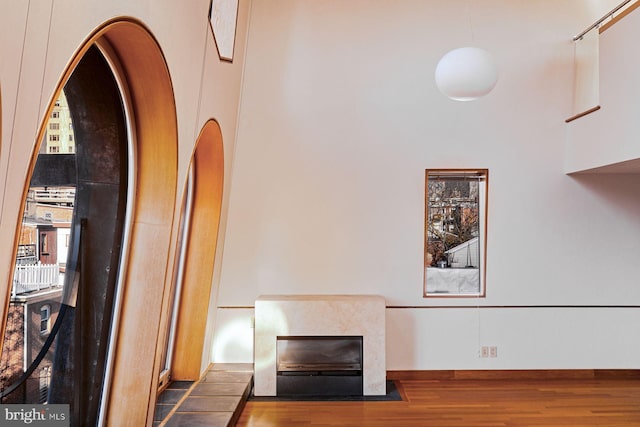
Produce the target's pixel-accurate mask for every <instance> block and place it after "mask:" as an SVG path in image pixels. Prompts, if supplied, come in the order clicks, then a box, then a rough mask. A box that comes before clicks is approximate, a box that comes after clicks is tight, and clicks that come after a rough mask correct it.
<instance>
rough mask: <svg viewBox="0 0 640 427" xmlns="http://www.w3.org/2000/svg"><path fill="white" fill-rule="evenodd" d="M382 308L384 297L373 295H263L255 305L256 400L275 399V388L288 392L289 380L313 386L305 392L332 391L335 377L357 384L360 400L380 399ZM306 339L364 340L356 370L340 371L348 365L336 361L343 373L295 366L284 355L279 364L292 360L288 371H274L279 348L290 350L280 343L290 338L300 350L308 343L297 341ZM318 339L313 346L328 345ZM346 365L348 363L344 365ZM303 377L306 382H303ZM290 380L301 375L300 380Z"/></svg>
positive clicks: (383, 391) (382, 379)
mask: <svg viewBox="0 0 640 427" xmlns="http://www.w3.org/2000/svg"><path fill="white" fill-rule="evenodd" d="M385 310H386V307H385V300H384V298H382V297H381V296H377V295H261V296H260V297H259V298H258V299H257V300H256V304H255V341H254V345H255V346H254V376H253V381H254V394H255V396H276V395H277V392H278V390H277V389H278V388H280V390H281V391H282V392H284V390H286V387H287V386H285V384H286V383H287V382H300V381H302V382H305V381H306V382H307V385H308V384H309V383H311V384H312V385H311V386H305V387H306V389H307V390H310V389H314V388H317V389H320V388H323V387H324V385H323V384H324V383H325V382H330V383H331V384H332V385H331V386H332V387H333V384H335V381H334V380H336V379H339V378H336V377H339V376H342V377H345V378H346V380H345V382H354V383H357V384H358V387H360V383H361V384H362V392H361V394H362V395H364V396H384V395H385V394H386V381H385V380H386V365H385ZM305 337H313V338H317V337H326V338H341V339H342V338H347V339H348V338H353V337H355V338H357V339H358V340H360V339H362V341H361V349H362V350H361V358H360V361H359V362H357V363H359V364H360V366H361V367H360V369H357V367H355V366H354V367H349V368H348V369H344V368H345V367H347V366H345V364H343V362H340V365H341V369H338V370H336V369H331V367H330V366H327V365H324V367H323V369H317V366H315V367H311V366H310V365H308V366H303V367H302V368H293V367H294V366H296V363H297V361H296V360H287V357H288V356H285V358H284V359H283V362H286V363H287V364H288V363H289V362H294V363H293V364H292V366H289V368H288V369H284V368H285V365H284V364H282V365H281V366H280V367H278V360H277V359H278V356H277V353H278V349H277V347H278V344H279V346H280V347H281V350H280V351H279V352H280V353H281V354H282V353H283V352H284V354H285V355H286V353H287V351H286V350H282V348H284V347H283V345H285V346H289V344H290V343H287V344H283V343H284V341H285V340H287V338H294V339H292V340H290V341H291V342H292V343H293V346H299V345H300V344H301V343H302V345H303V346H304V345H306V344H309V343H306V342H303V341H304V340H299V339H295V338H305ZM319 341H320V343H316V344H311V345H324V344H327V343H328V342H329V341H323V340H319ZM342 344H344V343H342ZM342 344H340V345H342ZM313 353H320V351H314V352H313ZM314 357H315V356H314ZM304 362H310V364H314V363H320V364H327V363H333V362H334V361H333V360H332V361H331V362H327V361H326V359H322V360H317V359H315V360H314V359H312V360H306V361H304ZM349 363H352V362H348V363H347V364H349ZM324 368H327V369H324ZM358 371H361V374H360V373H358ZM319 373H322V375H319ZM328 374H330V375H328ZM305 376H306V377H310V378H304V377H305ZM294 377H303V379H304V381H303V380H302V379H300V378H297V379H296V378H294ZM292 378H294V379H293V380H292ZM314 381H315V383H317V384H314V383H313V382H314ZM278 384H279V385H278ZM357 390H359V388H358V389H357ZM354 394H355V393H354ZM358 394H360V393H358Z"/></svg>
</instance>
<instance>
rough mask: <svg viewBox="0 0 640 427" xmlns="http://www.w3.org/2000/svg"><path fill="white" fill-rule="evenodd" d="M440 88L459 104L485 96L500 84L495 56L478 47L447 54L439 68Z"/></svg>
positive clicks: (441, 60)
mask: <svg viewBox="0 0 640 427" xmlns="http://www.w3.org/2000/svg"><path fill="white" fill-rule="evenodd" d="M435 79H436V86H438V89H439V90H440V92H442V93H443V94H445V95H446V96H448V97H449V98H451V99H453V100H455V101H473V100H474V99H478V98H480V97H483V96H485V95H486V94H488V93H489V92H491V90H492V89H493V88H494V86H495V85H496V83H497V82H498V68H497V66H496V64H495V63H494V61H493V58H492V57H491V54H490V53H489V52H487V51H486V50H484V49H480V48H477V47H461V48H459V49H454V50H452V51H450V52H448V53H447V54H445V55H444V56H443V57H442V59H440V62H438V66H437V67H436V75H435Z"/></svg>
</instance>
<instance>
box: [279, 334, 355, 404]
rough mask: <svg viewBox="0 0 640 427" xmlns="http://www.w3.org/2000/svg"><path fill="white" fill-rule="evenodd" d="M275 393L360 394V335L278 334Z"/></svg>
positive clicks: (310, 394) (314, 394)
mask: <svg viewBox="0 0 640 427" xmlns="http://www.w3.org/2000/svg"><path fill="white" fill-rule="evenodd" d="M276 357H277V359H276V364H277V379H276V394H277V395H278V396H354V395H356V396H362V394H363V391H362V390H363V389H362V369H363V368H362V337H361V336H279V337H277V342H276Z"/></svg>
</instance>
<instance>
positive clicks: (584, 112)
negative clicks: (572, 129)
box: [564, 105, 600, 123]
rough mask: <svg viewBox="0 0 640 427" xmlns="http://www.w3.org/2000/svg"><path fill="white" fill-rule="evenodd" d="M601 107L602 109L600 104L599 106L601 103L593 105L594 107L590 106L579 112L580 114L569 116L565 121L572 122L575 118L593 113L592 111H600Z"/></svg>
mask: <svg viewBox="0 0 640 427" xmlns="http://www.w3.org/2000/svg"><path fill="white" fill-rule="evenodd" d="M599 109H600V106H599V105H596V106H595V107H593V108H589V109H588V110H585V111H583V112H582V113H578V114H576V115H575V116H571V117H569V118H568V119H566V120H565V121H564V122H565V123H570V122H572V121H574V120H576V119H579V118H580V117H584V116H586V115H587V114H591V113H593V112H594V111H598V110H599Z"/></svg>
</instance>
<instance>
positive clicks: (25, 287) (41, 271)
mask: <svg viewBox="0 0 640 427" xmlns="http://www.w3.org/2000/svg"><path fill="white" fill-rule="evenodd" d="M58 286H60V267H59V266H58V264H28V265H16V269H15V271H14V273H13V289H12V291H11V296H16V295H19V294H24V293H26V292H33V291H39V290H41V289H47V288H53V287H58Z"/></svg>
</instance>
